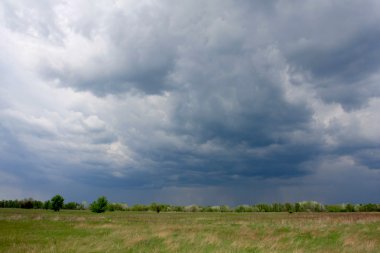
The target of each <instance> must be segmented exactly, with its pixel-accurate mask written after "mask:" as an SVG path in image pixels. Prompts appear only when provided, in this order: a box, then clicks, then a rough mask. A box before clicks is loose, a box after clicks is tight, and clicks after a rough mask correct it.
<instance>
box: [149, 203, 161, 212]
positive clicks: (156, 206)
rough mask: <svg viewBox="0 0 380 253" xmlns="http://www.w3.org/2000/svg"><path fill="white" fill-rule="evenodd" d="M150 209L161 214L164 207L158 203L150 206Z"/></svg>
mask: <svg viewBox="0 0 380 253" xmlns="http://www.w3.org/2000/svg"><path fill="white" fill-rule="evenodd" d="M149 209H150V210H152V211H154V212H157V213H160V212H161V209H162V206H161V205H160V204H157V203H152V204H150V207H149Z"/></svg>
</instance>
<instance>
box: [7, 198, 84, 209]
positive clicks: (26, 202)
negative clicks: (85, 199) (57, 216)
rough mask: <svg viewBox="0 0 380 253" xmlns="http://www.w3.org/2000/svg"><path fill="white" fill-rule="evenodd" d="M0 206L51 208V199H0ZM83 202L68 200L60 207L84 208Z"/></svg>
mask: <svg viewBox="0 0 380 253" xmlns="http://www.w3.org/2000/svg"><path fill="white" fill-rule="evenodd" d="M0 208H24V209H53V206H52V201H51V200H47V201H40V200H35V199H33V198H28V199H22V200H18V199H16V200H0ZM87 208H88V207H87V206H86V204H85V203H81V204H79V203H76V202H68V203H64V204H63V205H62V209H70V210H86V209H87Z"/></svg>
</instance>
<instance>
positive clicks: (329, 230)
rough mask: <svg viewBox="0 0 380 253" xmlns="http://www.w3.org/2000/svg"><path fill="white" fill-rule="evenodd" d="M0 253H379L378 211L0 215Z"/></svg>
mask: <svg viewBox="0 0 380 253" xmlns="http://www.w3.org/2000/svg"><path fill="white" fill-rule="evenodd" d="M0 252H380V213H293V214H289V213H175V212H173V213H160V214H157V213H153V212H118V211H115V212H108V213H103V214H95V213H91V212H90V211H67V210H64V211H61V212H59V213H54V212H52V211H47V210H23V209H0Z"/></svg>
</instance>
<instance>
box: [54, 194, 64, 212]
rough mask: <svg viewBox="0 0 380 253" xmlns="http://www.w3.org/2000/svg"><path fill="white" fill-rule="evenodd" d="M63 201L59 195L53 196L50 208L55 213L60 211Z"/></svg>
mask: <svg viewBox="0 0 380 253" xmlns="http://www.w3.org/2000/svg"><path fill="white" fill-rule="evenodd" d="M64 201H65V200H64V199H63V198H62V196H61V195H58V194H57V195H55V196H54V197H53V198H52V199H51V208H52V209H53V210H54V211H55V212H58V211H59V210H60V209H62V207H63V202H64Z"/></svg>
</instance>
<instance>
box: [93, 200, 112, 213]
mask: <svg viewBox="0 0 380 253" xmlns="http://www.w3.org/2000/svg"><path fill="white" fill-rule="evenodd" d="M107 206H108V200H107V198H106V197H104V196H101V197H99V198H98V199H97V200H95V201H94V202H92V204H91V206H90V209H91V211H93V212H94V213H104V212H105V211H106V210H107Z"/></svg>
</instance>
